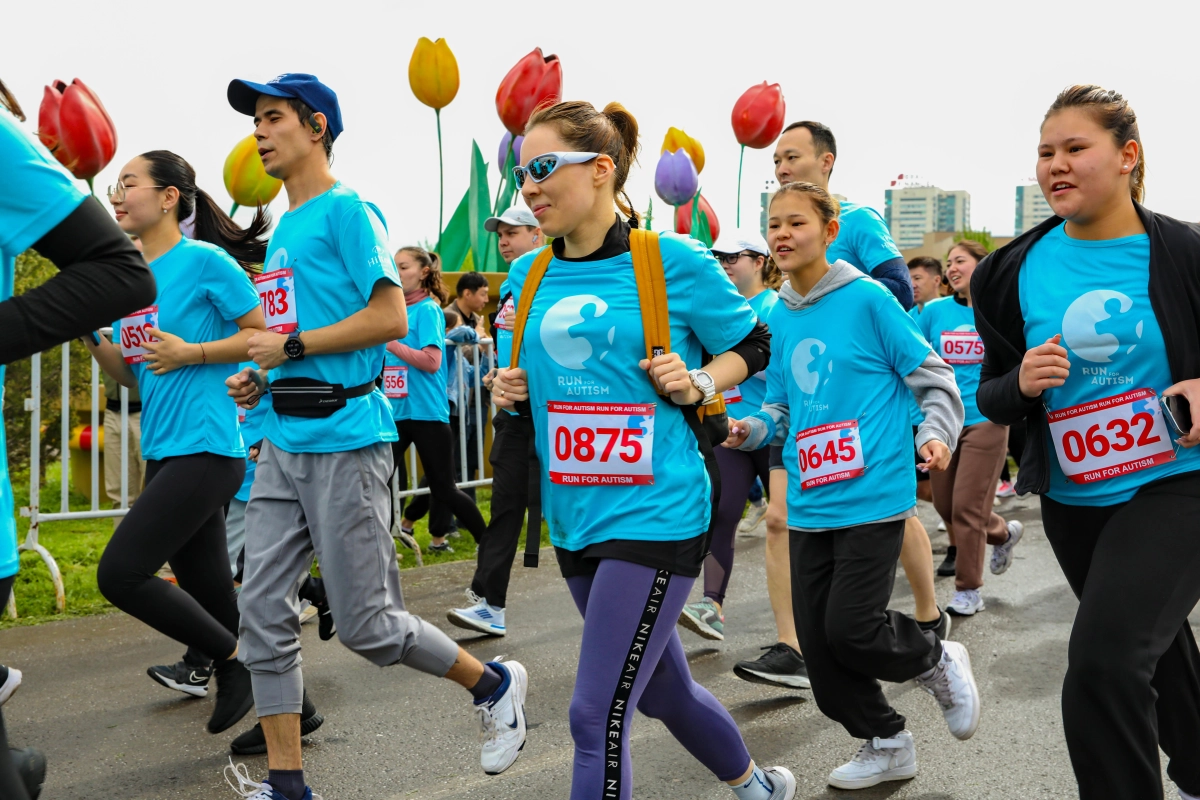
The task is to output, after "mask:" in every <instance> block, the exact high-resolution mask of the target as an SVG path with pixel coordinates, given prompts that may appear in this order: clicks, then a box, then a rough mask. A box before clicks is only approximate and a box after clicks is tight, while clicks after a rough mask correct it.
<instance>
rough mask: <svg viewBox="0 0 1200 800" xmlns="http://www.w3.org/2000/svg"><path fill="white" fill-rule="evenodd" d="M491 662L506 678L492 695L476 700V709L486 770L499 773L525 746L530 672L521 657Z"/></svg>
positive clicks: (481, 761)
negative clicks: (519, 658)
mask: <svg viewBox="0 0 1200 800" xmlns="http://www.w3.org/2000/svg"><path fill="white" fill-rule="evenodd" d="M489 665H490V666H491V667H493V668H494V669H495V670H496V671H498V672H500V673H501V674H502V675H504V681H503V682H502V683H501V684H500V688H499V689H497V690H496V693H495V694H493V695H492V696H491V697H490V698H488V699H487V700H483V701H481V702H477V703H475V713H476V714H478V715H479V738H480V740H481V741H482V742H483V748H482V753H481V755H480V763H481V764H483V771H484V772H486V773H487V774H488V775H499V774H500V773H501V772H504V770H506V769H508V768H509V767H511V766H512V765H513V763H514V762H515V761H516V760H517V756H519V755H521V750H522V749H523V748H524V747H525V733H526V724H525V693H526V692H527V691H528V690H529V673H527V672H526V671H525V667H523V666H522V665H521V662H519V661H505V662H504V663H503V664H501V663H499V662H497V661H492V662H489Z"/></svg>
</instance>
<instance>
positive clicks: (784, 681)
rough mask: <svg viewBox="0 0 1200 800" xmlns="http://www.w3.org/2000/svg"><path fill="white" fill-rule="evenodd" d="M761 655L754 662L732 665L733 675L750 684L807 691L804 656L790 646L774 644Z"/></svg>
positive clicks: (806, 669)
mask: <svg viewBox="0 0 1200 800" xmlns="http://www.w3.org/2000/svg"><path fill="white" fill-rule="evenodd" d="M762 649H763V650H766V651H767V652H765V653H763V654H762V655H761V656H759V657H758V659H757V660H755V661H739V662H738V663H736V664H734V665H733V674H734V675H737V676H738V677H739V678H741V679H742V680H744V681H750V682H751V683H767V684H770V685H772V686H784V687H787V688H789V689H809V688H811V687H812V684H810V683H809V682H808V668H807V667H806V666H805V665H804V656H802V655H800V654H799V653H797V652H796V651H795V650H794V649H793V648H792V647H791V646H790V645H786V644H784V643H783V642H776V643H775V644H773V645H771V646H770V647H764V648H762Z"/></svg>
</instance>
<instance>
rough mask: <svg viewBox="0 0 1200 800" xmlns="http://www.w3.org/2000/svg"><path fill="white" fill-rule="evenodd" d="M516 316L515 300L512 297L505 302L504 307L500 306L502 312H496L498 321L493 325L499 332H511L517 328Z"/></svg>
mask: <svg viewBox="0 0 1200 800" xmlns="http://www.w3.org/2000/svg"><path fill="white" fill-rule="evenodd" d="M516 315H517V309H516V307H515V306H514V305H513V300H512V297H511V296H510V297H509V298H508V299H507V300H505V301H504V305H502V306H500V310H499V311H497V312H496V321H495V323H493V324H494V325H495V326H496V328H497V329H498V330H502V331H511V330H512V329H513V328H514V327H515V318H516Z"/></svg>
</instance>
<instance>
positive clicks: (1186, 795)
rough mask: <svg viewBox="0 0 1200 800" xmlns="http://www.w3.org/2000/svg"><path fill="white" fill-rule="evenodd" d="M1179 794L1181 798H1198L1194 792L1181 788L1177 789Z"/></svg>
mask: <svg viewBox="0 0 1200 800" xmlns="http://www.w3.org/2000/svg"><path fill="white" fill-rule="evenodd" d="M1176 788H1178V787H1176ZM1179 796H1180V797H1181V798H1183V800H1200V797H1197V796H1196V795H1194V794H1188V793H1187V792H1185V791H1184V790H1183V789H1179Z"/></svg>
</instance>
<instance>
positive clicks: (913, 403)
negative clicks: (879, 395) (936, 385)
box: [908, 303, 925, 428]
mask: <svg viewBox="0 0 1200 800" xmlns="http://www.w3.org/2000/svg"><path fill="white" fill-rule="evenodd" d="M908 315H909V316H910V317H912V320H913V322H915V323H917V327H918V328H920V327H921V307H920V306H919V305H917V304H916V303H913V307H912V308H910V309H909V310H908ZM908 414H909V418H910V419H912V424H913V427H914V428H917V427H920V425H921V423H922V422H924V421H925V415H924V414H922V413H921V407H920V406H919V405H917V398H915V397H913V396H912V393H911V392H909V398H908Z"/></svg>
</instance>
